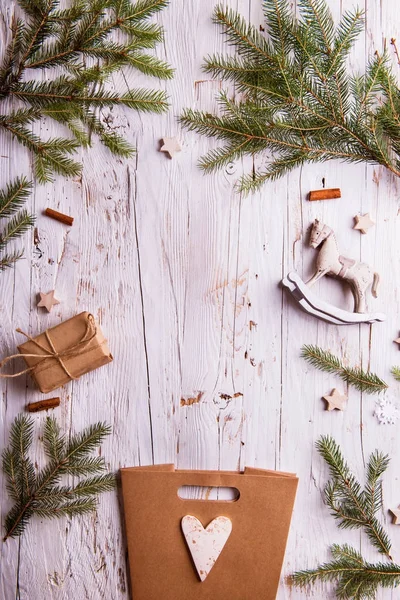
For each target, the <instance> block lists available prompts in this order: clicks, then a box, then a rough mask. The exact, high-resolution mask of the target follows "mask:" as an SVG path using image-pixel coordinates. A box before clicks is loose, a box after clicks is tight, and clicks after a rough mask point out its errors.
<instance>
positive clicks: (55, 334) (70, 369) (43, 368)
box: [18, 312, 112, 393]
mask: <svg viewBox="0 0 400 600" xmlns="http://www.w3.org/2000/svg"><path fill="white" fill-rule="evenodd" d="M46 334H47V335H46ZM33 339H34V340H35V342H38V343H39V344H40V345H41V346H42V347H43V348H45V349H46V350H47V351H48V352H49V356H48V357H44V356H43V353H44V351H43V349H42V348H40V347H39V346H38V345H36V344H35V342H34V341H30V340H29V341H27V342H24V343H23V344H21V345H20V346H18V350H19V352H20V353H21V354H22V355H23V357H24V360H25V362H26V364H27V365H28V368H30V369H31V371H30V374H31V376H32V378H33V379H34V381H35V382H36V384H37V386H38V387H39V389H40V391H41V392H43V393H47V392H52V391H53V390H55V389H57V388H58V387H60V386H61V385H63V384H64V383H67V382H68V381H71V379H78V378H79V377H81V375H84V374H85V373H88V372H89V371H93V370H94V369H97V368H98V367H101V366H103V365H105V364H107V363H109V362H111V361H112V355H111V354H110V350H109V349H108V346H107V341H106V339H105V338H104V336H103V333H102V331H101V329H100V327H99V325H98V324H96V323H95V321H94V319H93V317H92V315H90V313H88V312H82V313H80V314H79V315H76V316H75V317H72V319H68V321H64V322H63V323H60V325H57V326H56V327H52V328H51V329H48V330H47V332H45V333H41V334H40V335H38V336H37V337H35V338H33ZM51 344H52V345H53V348H52V347H51ZM54 349H55V350H56V352H57V353H58V355H59V357H60V358H57V357H56V356H54ZM27 355H36V356H27ZM71 376H72V377H71Z"/></svg>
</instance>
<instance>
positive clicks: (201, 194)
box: [0, 0, 400, 600]
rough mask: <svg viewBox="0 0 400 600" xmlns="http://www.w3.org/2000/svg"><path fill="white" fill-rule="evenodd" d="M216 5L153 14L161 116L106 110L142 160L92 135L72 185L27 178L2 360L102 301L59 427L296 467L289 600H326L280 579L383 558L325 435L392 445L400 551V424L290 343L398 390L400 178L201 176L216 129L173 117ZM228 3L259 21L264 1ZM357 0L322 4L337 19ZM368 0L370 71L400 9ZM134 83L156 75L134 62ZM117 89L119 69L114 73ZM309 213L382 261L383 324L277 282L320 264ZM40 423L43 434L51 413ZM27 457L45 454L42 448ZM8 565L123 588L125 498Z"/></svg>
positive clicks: (189, 460) (33, 580) (227, 465)
mask: <svg viewBox="0 0 400 600" xmlns="http://www.w3.org/2000/svg"><path fill="white" fill-rule="evenodd" d="M214 3H215V2H214V0H202V1H201V2H200V1H199V0H172V1H171V6H170V7H169V8H168V9H167V10H165V11H164V12H163V13H162V14H161V15H160V17H159V21H160V22H161V23H162V24H163V25H164V26H165V29H166V40H165V44H163V45H162V46H160V47H159V49H158V54H159V55H160V56H161V57H162V58H166V59H167V60H168V61H169V62H170V63H171V64H172V65H173V66H174V67H175V68H176V75H175V78H174V79H173V80H172V81H171V82H167V83H162V84H160V85H162V86H165V89H166V90H167V91H168V93H169V95H170V98H171V108H170V110H169V112H168V113H167V114H166V115H163V116H152V115H143V116H138V115H136V114H134V113H133V112H132V111H129V110H128V109H127V110H125V111H124V110H115V111H112V113H111V115H110V114H109V112H110V111H107V110H106V111H104V116H105V117H109V116H111V117H112V120H111V122H112V126H113V127H116V128H118V131H120V132H122V133H124V134H125V135H126V137H127V138H128V139H129V140H130V141H132V142H133V143H134V144H135V145H136V147H137V149H138V153H137V157H136V159H133V160H130V161H126V160H118V159H116V158H114V157H112V156H111V155H110V154H109V153H108V152H107V151H106V150H105V149H104V148H103V147H101V146H100V145H99V144H97V143H96V144H95V145H94V148H93V149H91V150H90V151H83V152H82V154H81V157H82V161H83V163H84V170H83V175H82V178H81V179H79V180H78V179H76V180H74V181H71V180H69V181H67V180H65V179H62V178H56V181H55V183H54V184H49V185H46V186H40V185H36V186H35V190H34V193H33V195H32V199H31V202H30V205H31V206H30V207H31V209H32V210H33V211H34V212H35V213H36V214H37V215H38V218H37V233H36V235H35V236H33V235H28V236H27V238H26V259H25V260H24V261H21V262H19V263H18V265H17V267H16V269H15V270H12V271H8V272H7V273H5V274H2V275H1V281H0V353H1V356H5V355H6V354H9V353H12V352H14V350H15V346H16V343H17V342H18V341H19V338H18V335H17V334H15V332H14V331H15V328H16V327H21V328H23V329H24V330H28V331H29V332H31V333H37V332H39V331H42V330H44V329H45V328H46V327H47V326H51V325H53V324H57V323H59V322H60V321H61V320H64V319H66V318H68V317H70V316H72V315H74V314H76V313H77V312H80V311H82V310H90V311H92V312H93V314H95V315H96V316H97V317H98V318H99V320H100V322H101V325H102V327H103V329H104V332H105V334H106V335H107V337H108V339H109V343H110V347H111V350H112V352H113V354H114V357H115V360H114V362H113V363H112V364H111V365H110V366H107V367H104V368H102V369H100V370H98V371H96V372H93V373H91V374H90V375H87V376H85V377H83V378H82V379H81V380H80V381H77V382H73V383H71V384H70V385H67V386H65V388H63V389H61V390H60V393H61V398H62V403H61V408H60V409H57V410H56V411H55V414H56V416H57V417H58V418H59V419H60V421H61V424H62V427H63V429H64V431H65V432H66V433H67V434H68V433H69V432H74V431H79V430H80V429H82V428H83V427H85V426H86V425H88V424H90V423H93V422H95V421H97V420H105V421H108V422H109V423H111V425H112V426H113V435H112V437H110V439H108V440H107V441H106V443H105V444H104V447H103V452H104V456H106V457H107V459H108V460H109V464H110V468H111V469H118V468H119V467H120V466H128V465H145V464H150V463H152V462H154V463H165V462H172V461H173V462H175V464H176V466H177V467H178V468H193V469H196V468H202V469H233V470H234V469H238V468H242V467H244V465H250V466H256V467H262V468H273V469H274V468H276V469H281V470H285V471H293V472H297V473H298V475H299V477H300V484H299V490H298V496H297V501H296V506H295V511H294V515H293V521H292V527H291V531H290V536H289V540H288V547H287V552H286V558H285V564H284V568H283V572H282V579H281V585H280V589H279V593H278V599H279V600H289V599H290V600H300V599H301V598H306V597H307V598H315V599H318V600H321V599H324V600H325V599H327V598H333V595H332V593H329V591H328V590H327V589H326V588H325V589H324V590H322V589H321V588H315V589H314V590H313V591H310V592H308V593H305V592H302V591H299V590H295V589H291V588H290V587H289V586H288V585H287V584H286V583H285V576H286V575H288V574H289V573H291V572H292V571H293V570H295V569H298V568H304V567H306V566H309V567H312V566H314V565H316V564H317V561H318V560H320V561H322V560H326V559H328V554H327V547H328V545H329V544H330V543H332V542H339V543H342V542H346V541H348V542H351V543H353V544H355V545H356V547H362V549H363V551H364V552H365V553H366V554H367V555H369V556H370V557H371V559H372V558H376V555H375V554H374V553H373V552H371V551H370V550H369V546H368V544H367V543H365V539H364V537H363V536H360V535H359V533H357V532H341V531H339V530H338V529H337V528H336V527H335V524H334V523H333V520H332V518H331V517H330V516H329V514H328V510H327V509H326V507H324V505H323V503H322V498H321V488H322V486H323V484H324V482H325V481H326V478H327V472H326V469H325V468H324V466H323V465H322V463H321V460H320V459H319V457H318V456H317V454H316V452H315V449H314V442H315V440H316V439H318V437H319V436H320V435H321V434H323V433H328V434H332V435H333V436H334V437H335V438H336V440H337V441H338V442H340V444H341V445H342V447H343V450H344V452H345V453H346V455H347V456H348V457H349V458H350V459H351V461H352V463H353V464H354V466H355V467H356V468H357V469H358V473H359V475H360V476H361V475H362V467H363V463H364V461H365V459H366V458H367V457H368V455H369V453H370V452H371V451H372V450H373V449H374V448H376V447H378V448H380V449H381V450H383V451H385V452H388V453H389V454H390V456H391V457H392V461H391V465H390V468H389V471H388V473H387V475H386V477H385V496H384V505H385V512H384V515H383V517H384V520H385V521H386V522H387V524H388V527H389V531H390V535H391V537H392V538H393V542H394V555H395V557H396V558H397V560H400V528H398V527H397V528H396V527H394V526H392V525H390V519H389V518H388V516H387V510H386V509H388V508H389V507H393V506H397V505H398V504H399V503H400V481H399V475H398V461H399V459H400V447H399V444H398V443H397V440H398V433H399V427H400V425H399V424H398V425H396V426H386V427H384V426H379V424H378V422H377V421H376V418H375V417H374V416H373V411H374V399H373V398H372V397H370V396H366V395H362V394H360V393H358V392H357V391H355V390H354V389H349V390H345V389H344V388H343V385H342V384H341V383H340V381H339V380H338V379H337V378H336V377H334V376H332V375H327V374H322V373H320V372H317V371H315V370H314V369H312V368H309V367H308V366H307V365H306V364H305V363H304V362H303V361H302V360H301V359H300V358H299V351H300V348H301V345H302V344H303V343H318V344H320V345H321V346H322V347H324V348H329V349H330V350H331V351H332V352H334V353H337V354H340V355H342V356H344V357H345V360H347V361H348V362H349V364H360V365H362V366H363V367H365V368H366V367H368V366H370V367H371V369H372V370H374V371H376V372H377V373H378V374H379V375H381V376H382V377H383V378H385V379H386V380H387V381H388V382H389V383H390V390H389V392H388V393H389V394H390V395H391V396H392V397H393V398H397V397H398V395H399V385H398V384H396V382H395V381H394V380H393V378H392V377H391V375H390V368H391V366H393V365H394V364H400V354H399V351H398V347H397V346H396V345H395V344H393V343H392V340H393V339H394V338H395V337H397V336H398V334H399V328H400V318H399V312H400V295H399V293H398V289H399V284H400V274H399V261H398V236H399V217H398V208H399V189H400V182H399V181H396V180H395V179H394V178H392V177H390V176H389V175H388V174H387V173H385V172H384V171H383V170H382V169H380V168H377V167H371V166H366V165H363V164H362V165H357V166H349V165H342V164H339V163H335V162H331V163H327V164H321V165H317V166H306V167H304V168H303V169H301V170H297V171H295V172H294V173H292V174H291V175H290V176H288V177H285V178H284V179H281V180H279V181H278V182H276V183H271V184H269V185H266V186H265V187H264V188H263V189H262V191H261V192H259V193H257V194H255V195H254V196H252V197H249V198H241V197H240V196H239V195H237V194H236V193H235V192H234V190H233V185H234V182H235V180H236V178H237V177H238V176H239V175H240V174H241V173H242V171H243V168H245V167H246V165H242V164H240V163H235V164H232V165H230V166H229V167H228V168H227V169H226V170H225V171H223V172H220V173H218V174H216V175H212V176H209V175H208V176H204V175H203V174H202V173H201V172H200V171H199V170H198V168H197V166H196V160H197V159H198V157H199V156H200V155H201V154H202V153H204V152H205V151H206V150H207V149H209V148H210V147H212V145H213V142H212V141H209V140H206V139H204V138H200V137H199V136H197V135H196V134H189V133H187V132H181V130H180V127H179V125H178V123H177V120H176V117H177V115H179V113H180V112H181V110H182V108H184V107H187V106H192V107H197V108H203V109H205V108H209V107H213V106H215V99H214V98H215V93H216V92H217V91H218V90H219V89H220V87H221V85H220V83H219V82H216V81H211V80H210V79H209V78H208V77H207V76H205V75H204V74H203V73H202V71H201V63H202V58H203V56H205V55H206V54H207V53H211V52H213V51H226V50H227V48H226V45H225V44H224V40H223V37H222V36H221V35H220V31H219V29H218V28H217V27H216V26H215V25H213V24H212V22H211V14H212V10H213V6H214ZM228 4H229V5H230V6H232V7H233V8H237V9H239V10H240V11H241V12H242V13H243V15H244V16H245V17H247V18H249V19H251V20H252V21H253V22H254V23H255V24H261V23H262V12H261V0H229V2H228ZM353 4H354V0H341V1H340V2H338V1H337V0H330V5H331V7H332V10H333V12H334V15H335V17H336V18H339V16H340V13H341V12H342V11H343V10H346V9H348V8H350V7H351V6H352V5H353ZM359 4H361V6H363V7H364V8H366V10H367V20H366V28H365V32H364V34H363V35H361V36H360V40H359V42H358V43H357V47H356V50H355V52H354V53H353V56H352V59H351V65H352V66H353V67H357V68H361V69H362V68H363V65H364V64H365V61H366V60H367V56H368V55H369V54H371V53H372V52H374V51H375V49H380V48H381V47H382V44H383V41H384V39H386V41H387V43H388V41H389V40H390V38H391V37H392V36H394V37H396V36H397V37H399V38H400V22H399V19H398V3H397V2H396V0H385V1H383V0H362V1H361V2H359ZM0 6H1V8H2V9H3V14H4V16H3V19H2V20H1V22H0V32H1V33H0V35H1V40H2V43H3V42H4V40H5V39H6V38H7V36H8V31H7V24H8V23H9V22H10V18H11V15H12V11H13V1H12V0H1V1H0ZM129 81H130V82H132V83H133V82H134V81H135V82H139V83H141V84H147V85H148V84H149V82H148V80H146V78H144V77H141V76H138V75H136V74H133V75H130V76H129ZM116 82H117V79H116ZM150 83H151V82H150ZM118 84H119V85H124V80H123V79H122V78H118ZM154 85H155V86H157V82H155V84H154ZM52 131H53V129H52V125H51V123H48V122H43V124H42V125H41V133H42V134H43V135H47V134H48V133H51V132H52ZM174 135H180V136H181V138H182V140H183V150H182V152H181V153H180V154H179V155H177V156H176V157H175V158H174V159H173V160H169V159H168V158H167V157H166V156H165V154H163V153H160V152H159V151H158V149H159V140H160V139H161V138H162V137H163V136H174ZM247 167H249V165H247ZM0 174H1V175H0V177H1V182H2V183H4V182H6V181H8V180H9V179H10V178H11V177H13V176H15V175H19V174H25V175H28V176H29V175H30V174H31V166H30V158H29V155H28V153H27V152H25V150H23V149H21V148H20V147H18V146H17V145H16V144H15V143H14V142H10V140H9V139H6V138H5V137H1V138H0ZM323 180H324V181H325V185H326V186H327V187H340V188H341V189H342V193H343V197H342V199H341V200H336V201H324V202H316V203H309V202H307V201H306V194H307V192H308V191H309V190H310V189H317V188H320V187H321V186H322V181H323ZM46 206H50V207H52V208H55V209H57V210H60V211H62V212H65V213H68V214H71V215H73V216H74V217H75V223H74V225H73V227H72V228H68V227H65V226H63V225H62V224H60V223H57V222H55V221H52V220H50V219H48V218H46V217H44V216H42V214H41V213H42V211H43V209H44V208H45V207H46ZM360 212H361V213H365V212H370V213H371V216H372V217H373V218H374V219H375V220H376V226H375V228H374V229H373V230H371V231H370V232H369V233H368V235H366V236H362V235H360V233H358V232H357V231H353V230H352V225H353V217H354V215H355V214H357V213H360ZM315 217H320V218H321V219H322V220H323V221H324V222H326V223H328V224H329V225H330V226H331V227H333V229H334V230H335V231H336V232H337V235H338V242H339V244H340V248H341V251H342V252H343V253H344V254H345V255H346V256H352V257H354V258H358V259H360V260H364V261H366V262H367V263H368V264H371V265H372V266H373V267H374V268H375V269H376V270H377V271H379V272H380V273H381V275H382V285H381V288H380V293H379V298H378V300H376V301H374V304H373V306H372V307H371V308H372V309H373V310H374V311H375V310H376V311H384V312H386V313H387V314H388V320H387V321H386V322H385V323H378V324H376V325H373V326H371V327H370V326H366V325H362V326H350V327H342V328H339V327H336V326H333V325H328V324H327V323H323V322H320V321H317V320H315V319H313V318H312V317H309V316H307V315H305V314H304V313H302V312H300V311H298V310H297V308H296V306H295V305H294V303H293V301H292V300H291V299H290V298H289V297H288V296H287V295H286V294H284V293H283V291H282V290H281V289H280V288H279V287H278V282H279V281H280V280H281V278H282V276H283V275H284V274H285V273H287V272H288V271H289V270H291V269H296V270H298V271H299V273H300V274H301V275H302V276H303V277H304V278H307V277H309V276H310V275H311V273H312V264H313V262H312V261H313V259H314V258H315V251H313V250H312V249H310V248H308V247H307V234H306V232H307V227H308V225H309V224H310V223H311V221H312V220H313V219H314V218H315ZM318 285H319V287H318V289H316V291H318V292H319V293H320V294H321V296H322V297H325V298H329V299H330V300H331V301H333V302H337V303H338V304H339V305H341V306H344V307H350V306H351V301H352V300H351V294H350V292H348V293H344V292H343V291H342V288H341V286H340V285H339V284H337V283H335V282H332V281H328V280H326V281H325V280H324V281H322V282H321V283H320V284H318ZM53 288H55V289H56V291H57V297H58V298H59V299H60V300H61V301H62V302H61V304H60V305H59V306H57V307H55V309H54V310H53V312H52V313H51V314H50V315H47V314H46V313H44V312H42V311H38V310H37V308H36V295H37V293H38V292H39V291H48V290H50V289H53ZM335 386H336V387H338V388H339V389H341V390H342V391H345V392H347V393H348V395H349V401H348V407H347V410H346V411H345V412H343V413H342V412H337V411H335V412H334V413H328V412H327V411H325V410H324V402H323V401H322V400H321V396H323V395H324V394H327V393H330V391H331V390H332V388H333V387H335ZM41 397H42V395H41V394H40V393H39V392H38V391H37V390H35V388H34V386H33V384H32V382H31V380H30V379H29V378H26V379H25V378H21V379H18V380H8V381H5V382H4V381H3V382H2V383H1V417H0V418H1V425H2V434H1V446H2V447H3V446H4V444H5V443H6V441H7V437H8V432H9V428H10V424H11V422H12V420H13V418H14V417H15V415H16V414H17V413H19V412H20V411H21V410H23V408H24V405H25V404H26V403H27V402H29V401H35V400H38V399H39V398H41ZM34 418H35V421H36V424H37V427H38V430H37V431H39V428H40V426H41V425H42V424H43V421H44V418H45V415H44V414H38V415H35V417H34ZM34 458H35V460H36V461H37V464H38V465H41V464H43V460H44V459H43V455H42V451H41V449H40V444H39V443H38V444H36V445H35V456H34ZM0 494H1V496H0V503H1V514H2V516H4V515H5V513H6V511H7V510H8V508H9V506H10V504H9V500H8V498H7V494H6V491H5V487H4V484H3V485H2V487H1V492H0ZM0 572H1V582H0V597H1V598H2V599H4V600H12V599H14V598H18V599H19V598H20V599H21V600H44V599H46V600H49V599H52V600H61V599H63V600H65V599H70V600H72V599H74V600H84V599H90V600H99V599H102V598H107V599H110V600H111V599H112V600H122V599H125V598H128V597H129V584H128V576H127V570H126V547H125V540H124V534H123V528H122V526H121V504H120V498H119V497H118V496H117V494H111V493H110V494H107V495H106V496H103V497H102V499H101V503H100V506H99V509H98V511H97V513H96V514H95V515H93V516H92V517H85V518H82V519H77V520H74V521H69V520H66V519H62V520H60V521H53V522H40V521H39V520H37V519H33V520H32V522H31V524H30V525H29V527H28V529H27V531H26V533H25V535H24V536H23V537H22V539H21V540H20V541H18V540H9V541H8V542H7V543H5V544H2V547H1V565H0ZM396 594H397V595H396ZM396 597H398V592H396V591H393V592H391V591H386V592H385V593H379V594H378V598H379V599H385V600H386V599H392V600H393V599H395V598H396Z"/></svg>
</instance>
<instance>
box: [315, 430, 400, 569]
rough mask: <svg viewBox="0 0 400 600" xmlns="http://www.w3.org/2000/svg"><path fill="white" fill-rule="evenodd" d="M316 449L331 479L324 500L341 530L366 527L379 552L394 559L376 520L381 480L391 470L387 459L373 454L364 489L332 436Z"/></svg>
mask: <svg viewBox="0 0 400 600" xmlns="http://www.w3.org/2000/svg"><path fill="white" fill-rule="evenodd" d="M316 447H317V450H318V452H319V454H320V455H321V456H322V458H323V459H324V460H325V462H326V463H327V465H328V466H329V471H330V474H331V477H332V480H331V481H330V482H329V484H328V485H327V487H326V488H325V501H326V504H327V505H328V506H329V508H330V509H331V514H332V516H333V517H335V519H337V520H338V521H339V527H340V528H342V529H360V528H363V529H364V530H365V532H366V533H367V535H368V538H369V540H370V542H371V543H372V545H373V546H375V548H376V549H377V550H378V552H380V553H381V554H383V555H385V556H386V558H388V559H389V560H392V557H391V554H390V549H391V543H390V540H389V538H388V535H387V533H386V532H385V531H384V530H383V528H382V526H381V525H380V523H379V522H378V520H377V519H376V517H375V514H376V513H377V512H378V511H379V510H380V509H381V508H382V502H381V501H382V494H381V483H380V477H381V476H382V474H383V473H384V472H385V470H386V469H387V467H388V464H389V459H388V457H387V456H384V455H382V454H380V453H378V452H375V453H374V454H372V456H371V457H370V460H369V463H368V466H367V487H366V488H365V490H362V488H361V485H360V483H359V482H358V481H357V480H356V478H355V477H354V475H353V474H352V473H351V471H350V469H349V466H348V465H347V463H346V461H345V460H344V458H343V455H342V453H341V451H340V448H339V446H338V445H337V443H336V442H335V441H334V440H333V439H332V438H331V437H329V436H322V437H321V438H320V439H319V440H318V442H317V444H316Z"/></svg>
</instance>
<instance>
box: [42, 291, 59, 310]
mask: <svg viewBox="0 0 400 600" xmlns="http://www.w3.org/2000/svg"><path fill="white" fill-rule="evenodd" d="M54 294H55V290H51V291H50V292H47V294H44V293H43V292H39V295H40V300H39V302H38V307H39V308H42V307H43V308H45V309H46V310H47V312H50V311H51V309H52V308H53V306H55V305H56V304H60V301H59V300H57V298H55V297H54Z"/></svg>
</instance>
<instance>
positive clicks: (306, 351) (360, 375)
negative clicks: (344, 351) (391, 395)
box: [301, 345, 388, 394]
mask: <svg viewBox="0 0 400 600" xmlns="http://www.w3.org/2000/svg"><path fill="white" fill-rule="evenodd" d="M301 356H302V358H304V359H305V360H306V361H307V362H309V363H310V364H311V365H313V366H314V367H316V368H317V369H319V370H320V371H326V372H327V373H335V374H336V375H339V377H340V378H341V379H343V381H345V382H346V383H348V384H349V385H352V386H353V387H355V388H356V389H357V390H359V391H360V392H365V393H367V394H379V392H382V391H384V390H386V389H387V388H388V385H387V384H386V383H385V382H384V381H383V380H382V379H380V377H378V376H377V375H375V373H370V372H369V371H368V372H366V371H363V369H362V368H361V367H345V366H344V365H343V364H342V363H341V361H340V360H339V358H338V357H337V356H334V355H333V354H331V353H330V352H328V351H327V350H322V349H321V348H319V347H318V346H312V345H304V346H303V347H302V350H301Z"/></svg>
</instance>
